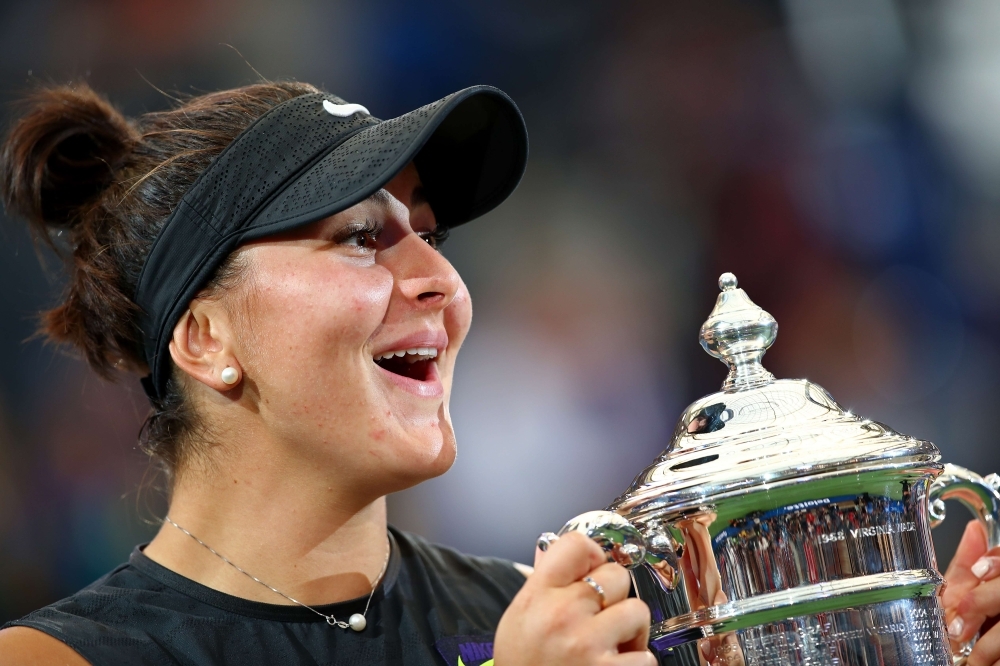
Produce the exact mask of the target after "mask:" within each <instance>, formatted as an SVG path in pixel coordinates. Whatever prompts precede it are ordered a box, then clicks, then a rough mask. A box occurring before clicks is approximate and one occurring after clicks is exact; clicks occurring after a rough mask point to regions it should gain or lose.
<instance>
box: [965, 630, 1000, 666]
mask: <svg viewBox="0 0 1000 666" xmlns="http://www.w3.org/2000/svg"><path fill="white" fill-rule="evenodd" d="M998 661H1000V625H997V626H995V627H993V628H992V629H990V630H989V631H987V632H986V633H985V634H983V635H982V636H980V637H979V640H977V641H976V646H975V647H974V648H973V649H972V654H970V655H969V659H968V661H966V662H965V663H966V666H992V665H993V664H996V663H997V662H998Z"/></svg>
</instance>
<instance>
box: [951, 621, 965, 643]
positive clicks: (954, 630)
mask: <svg viewBox="0 0 1000 666" xmlns="http://www.w3.org/2000/svg"><path fill="white" fill-rule="evenodd" d="M964 628H965V622H963V621H962V618H960V617H956V618H955V619H954V620H952V621H951V624H949V625H948V635H949V636H951V637H952V638H958V637H959V636H961V635H962V629H964Z"/></svg>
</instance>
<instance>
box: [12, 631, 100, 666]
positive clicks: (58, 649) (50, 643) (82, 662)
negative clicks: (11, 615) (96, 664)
mask: <svg viewBox="0 0 1000 666" xmlns="http://www.w3.org/2000/svg"><path fill="white" fill-rule="evenodd" d="M34 664H46V666H48V665H49V664H51V665H52V666H89V664H90V662H88V661H87V660H86V659H84V658H83V657H81V656H80V655H79V654H78V653H77V652H76V651H75V650H74V649H73V648H71V647H70V646H68V645H66V644H65V643H63V642H62V641H60V640H59V639H57V638H53V637H52V636H49V635H48V634H46V633H44V632H41V631H38V630H37V629H31V628H30V627H11V628H9V629H4V630H3V631H0V666H33V665H34Z"/></svg>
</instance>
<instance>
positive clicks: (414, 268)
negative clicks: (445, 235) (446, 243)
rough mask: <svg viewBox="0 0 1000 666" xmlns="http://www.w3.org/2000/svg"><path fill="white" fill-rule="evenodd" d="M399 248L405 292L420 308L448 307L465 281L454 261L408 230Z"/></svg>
mask: <svg viewBox="0 0 1000 666" xmlns="http://www.w3.org/2000/svg"><path fill="white" fill-rule="evenodd" d="M402 246H405V247H402ZM397 252H398V254H397V260H398V265H397V270H396V271H395V272H396V284H397V285H398V287H399V291H400V293H401V294H402V296H403V297H404V298H405V299H406V300H407V301H409V302H411V303H412V304H413V305H415V306H417V307H419V308H426V309H436V310H440V309H444V308H446V307H448V306H449V305H450V304H451V302H452V301H453V300H454V299H455V295H456V294H457V293H458V291H459V289H460V288H461V285H462V280H461V278H460V277H459V275H458V272H457V271H456V270H455V269H454V267H452V265H451V263H450V262H449V261H448V260H447V259H445V258H444V256H442V254H441V253H440V252H438V251H437V250H435V249H434V248H433V247H431V246H430V245H429V244H428V243H427V242H426V241H425V240H424V239H422V238H421V237H420V236H417V235H416V234H408V236H407V238H406V239H404V240H403V242H402V243H400V247H398V248H397Z"/></svg>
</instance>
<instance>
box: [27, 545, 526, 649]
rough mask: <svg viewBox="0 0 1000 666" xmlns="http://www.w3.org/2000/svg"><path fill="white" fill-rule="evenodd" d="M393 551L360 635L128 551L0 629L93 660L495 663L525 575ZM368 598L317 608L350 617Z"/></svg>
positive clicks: (448, 555) (473, 561) (485, 563)
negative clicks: (50, 641) (26, 632)
mask: <svg viewBox="0 0 1000 666" xmlns="http://www.w3.org/2000/svg"><path fill="white" fill-rule="evenodd" d="M389 541H390V546H391V549H392V550H391V555H390V557H389V565H388V568H387V570H386V574H385V578H384V579H383V582H382V584H381V585H380V586H379V588H378V589H377V590H376V591H375V594H374V596H373V597H372V600H371V607H370V608H369V610H368V613H367V615H366V619H367V621H368V626H367V628H366V629H365V630H364V631H362V632H360V633H359V632H354V631H352V630H350V629H346V630H345V629H339V628H337V627H331V626H329V625H328V624H327V623H326V620H324V619H323V618H322V617H320V616H318V615H316V614H314V613H313V612H311V611H310V610H309V609H307V608H302V607H299V606H284V605H278V604H266V603H260V602H256V601H248V600H246V599H240V598H239V597H234V596H230V595H228V594H223V593H222V592H218V591H216V590H213V589H211V588H208V587H205V586H204V585H200V584H198V583H196V582H194V581H192V580H190V579H188V578H184V577H183V576H180V575H178V574H176V573H174V572H172V571H170V570H169V569H166V568H165V567H162V566H160V565H159V564H157V563H156V562H154V561H152V560H151V559H149V558H148V557H146V556H145V555H143V554H142V551H141V549H139V548H136V549H135V551H134V552H133V553H132V556H131V557H130V558H129V561H128V563H127V564H123V565H121V566H119V567H118V568H117V569H115V570H114V571H112V572H111V573H109V574H107V575H106V576H104V577H103V578H101V579H100V580H98V581H97V582H95V583H93V584H92V585H90V586H88V587H86V588H84V589H83V590H80V591H79V592H77V593H76V594H74V595H73V596H71V597H68V598H66V599H63V600H62V601H58V602H56V603H54V604H52V605H51V606H47V607H45V608H43V609H41V610H38V611H35V612H34V613H31V614H30V615H27V616H26V617H23V618H21V619H20V620H16V621H14V622H11V623H10V624H8V625H7V626H23V627H32V628H34V629H38V630H40V631H43V632H45V633H46V634H49V635H50V636H53V637H55V638H57V639H59V640H60V641H62V642H63V643H66V644H67V645H69V646H70V647H71V648H73V649H74V650H76V651H77V652H78V653H79V654H80V655H81V656H82V657H83V658H84V659H86V660H87V661H89V662H90V663H91V664H93V666H105V665H107V666H110V665H112V664H113V665H115V666H126V665H129V666H130V665H133V664H135V665H139V664H143V665H146V664H150V665H160V664H163V665H166V664H183V665H184V666H202V665H205V664H235V665H237V666H251V665H253V664H282V665H284V664H289V665H297V664H309V665H317V666H318V665H320V664H323V665H330V666H333V665H337V666H340V665H346V664H351V665H355V664H356V665H358V666H368V665H373V666H374V665H377V664H405V665H407V666H410V665H413V666H425V665H426V666H429V665H432V664H433V665H434V666H442V665H445V666H459V664H461V665H462V666H482V665H484V664H485V666H492V657H493V632H494V631H495V630H496V626H497V623H498V622H499V621H500V616H501V615H502V614H503V612H504V610H505V609H506V608H507V605H508V604H509V603H510V600H511V599H512V598H513V597H514V595H515V594H516V593H517V591H518V590H519V589H520V587H521V585H522V584H523V583H524V576H523V575H522V574H521V573H520V572H519V571H517V570H516V569H515V568H514V566H513V565H512V564H511V563H510V562H506V561H503V560H498V559H493V558H483V557H471V556H468V555H462V554H460V553H458V552H456V551H454V550H451V549H450V548H445V547H443V546H436V545H432V544H429V543H428V542H426V541H424V540H423V539H421V538H419V537H417V536H414V535H412V534H407V533H405V532H400V531H398V530H395V529H393V528H390V531H389ZM367 601H368V597H367V595H365V597H362V598H360V599H354V600H352V601H345V602H343V603H338V604H330V605H326V606H317V607H316V608H317V610H320V611H321V612H323V613H324V614H327V615H330V614H333V615H334V616H335V617H336V618H337V619H342V620H346V619H347V618H349V617H350V616H351V614H352V613H360V612H362V611H363V610H364V607H365V602H367Z"/></svg>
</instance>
